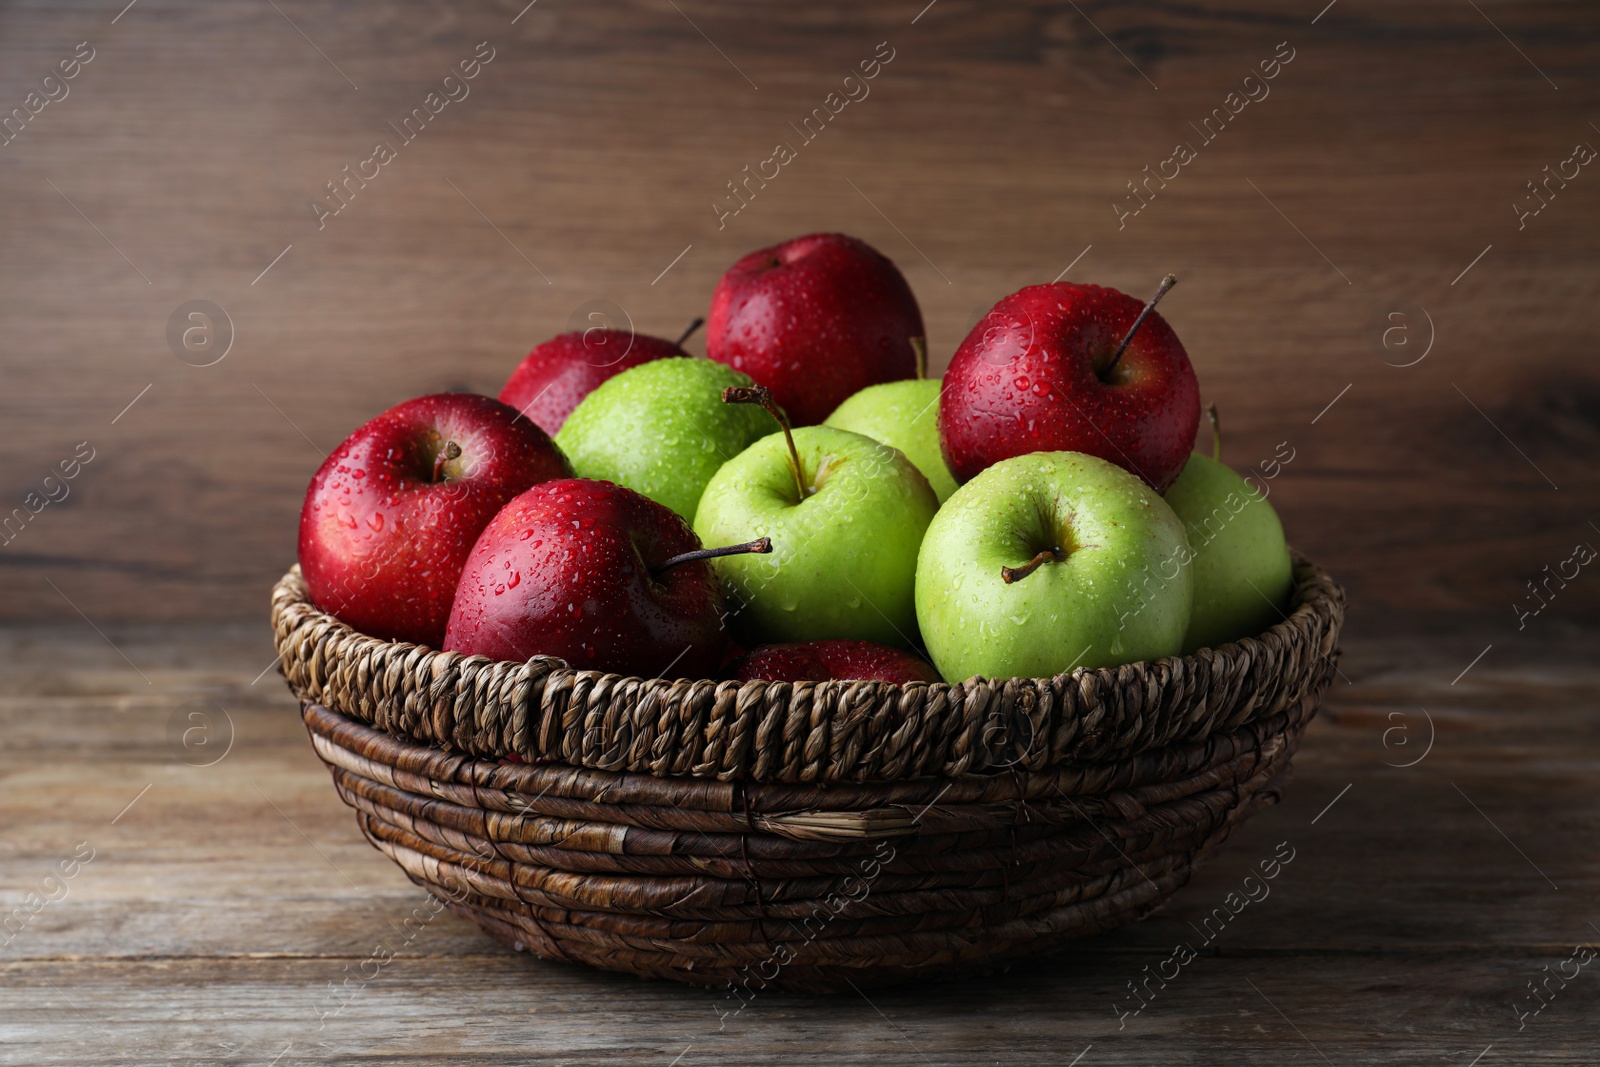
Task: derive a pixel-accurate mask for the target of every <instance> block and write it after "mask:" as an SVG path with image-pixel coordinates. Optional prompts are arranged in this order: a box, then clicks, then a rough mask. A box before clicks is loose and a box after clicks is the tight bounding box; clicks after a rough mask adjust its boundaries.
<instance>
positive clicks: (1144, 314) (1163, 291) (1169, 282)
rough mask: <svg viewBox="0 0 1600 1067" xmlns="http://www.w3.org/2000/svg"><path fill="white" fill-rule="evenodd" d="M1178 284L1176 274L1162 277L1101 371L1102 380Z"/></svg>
mask: <svg viewBox="0 0 1600 1067" xmlns="http://www.w3.org/2000/svg"><path fill="white" fill-rule="evenodd" d="M1177 284H1178V276H1177V275H1176V274H1169V275H1167V276H1166V277H1165V278H1162V279H1161V288H1159V289H1157V290H1156V295H1155V296H1152V297H1151V298H1150V302H1149V303H1148V304H1146V305H1145V306H1144V310H1142V311H1140V312H1139V317H1138V318H1136V319H1134V320H1133V325H1132V326H1129V327H1128V332H1127V334H1125V335H1124V336H1123V338H1122V343H1121V344H1120V345H1118V346H1117V351H1116V354H1115V355H1113V356H1112V357H1111V362H1110V363H1107V364H1106V369H1105V370H1103V371H1101V372H1100V378H1101V380H1102V381H1103V380H1104V379H1105V377H1106V375H1108V374H1110V373H1111V369H1112V368H1113V367H1115V366H1116V365H1117V360H1119V359H1121V358H1122V353H1124V352H1126V351H1127V350H1128V342H1129V341H1132V340H1133V335H1134V334H1136V333H1138V332H1139V327H1141V326H1143V325H1144V320H1145V319H1147V318H1149V317H1150V312H1152V311H1154V310H1155V309H1156V305H1157V304H1159V303H1161V298H1162V297H1164V296H1166V295H1167V290H1168V289H1171V288H1172V287H1173V286H1174V285H1177Z"/></svg>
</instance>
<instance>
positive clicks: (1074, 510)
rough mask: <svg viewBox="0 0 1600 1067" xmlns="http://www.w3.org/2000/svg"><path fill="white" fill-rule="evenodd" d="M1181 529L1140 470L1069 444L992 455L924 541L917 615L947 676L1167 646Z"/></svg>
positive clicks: (1138, 656) (1033, 673)
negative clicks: (1062, 448)
mask: <svg viewBox="0 0 1600 1067" xmlns="http://www.w3.org/2000/svg"><path fill="white" fill-rule="evenodd" d="M1187 553H1188V543H1187V541H1186V540H1185V538H1184V534H1183V524H1182V523H1180V522H1179V521H1178V517H1177V516H1176V515H1174V514H1173V512H1172V509H1171V508H1170V507H1168V506H1167V504H1166V502H1165V501H1163V500H1162V499H1161V497H1160V496H1159V495H1157V494H1156V492H1155V490H1153V489H1151V488H1150V487H1149V486H1148V485H1146V484H1145V483H1144V481H1142V480H1141V479H1140V478H1138V477H1136V476H1135V475H1132V474H1129V473H1128V472H1127V471H1125V470H1123V469H1122V468H1121V467H1118V466H1116V465H1115V464H1112V463H1107V462H1106V461H1105V460H1103V459H1097V458H1095V457H1093V456H1087V455H1084V454H1082V453H1080V452H1032V453H1029V454H1027V455H1022V456H1016V457H1013V458H1011V459H1007V460H1003V461H1001V462H999V463H996V464H994V465H993V466H992V467H989V468H987V469H986V470H984V471H983V472H982V473H980V474H979V475H978V476H977V477H975V478H973V479H972V480H971V481H970V482H967V483H966V484H965V485H963V486H962V487H961V488H960V489H957V490H956V492H955V495H953V496H952V497H951V498H950V499H949V501H947V502H946V503H945V505H944V507H943V508H941V509H940V510H939V514H938V515H937V516H936V517H935V518H934V520H933V523H932V524H931V525H930V526H929V527H928V533H927V536H926V537H925V538H923V541H922V551H921V554H920V556H919V558H918V560H917V594H916V596H917V621H918V622H919V623H920V624H921V626H922V637H923V640H924V641H926V642H927V647H928V653H929V655H930V656H931V657H932V659H933V662H934V665H935V666H937V667H938V668H939V673H941V674H943V675H944V677H945V679H946V680H947V681H950V682H952V683H954V682H960V681H963V680H965V679H967V678H971V677H972V676H973V675H983V676H985V677H989V678H1012V677H1032V678H1042V677H1050V676H1053V675H1056V674H1061V673H1064V672H1066V671H1069V670H1071V669H1073V668H1074V667H1110V666H1115V665H1117V664H1119V663H1129V662H1133V661H1135V660H1143V659H1158V658H1160V657H1162V656H1171V655H1176V654H1177V653H1178V652H1179V651H1181V650H1182V647H1183V633H1184V629H1185V627H1187V626H1188V624H1189V607H1190V600H1191V598H1192V596H1193V580H1192V579H1191V577H1190V574H1189V571H1188V569H1187V568H1185V567H1183V566H1182V559H1183V558H1184V557H1185V556H1186V555H1187Z"/></svg>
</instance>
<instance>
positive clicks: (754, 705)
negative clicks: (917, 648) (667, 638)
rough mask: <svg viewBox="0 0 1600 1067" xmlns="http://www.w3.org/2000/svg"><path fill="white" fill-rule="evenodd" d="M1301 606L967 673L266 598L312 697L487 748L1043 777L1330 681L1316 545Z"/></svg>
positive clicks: (277, 595)
mask: <svg viewBox="0 0 1600 1067" xmlns="http://www.w3.org/2000/svg"><path fill="white" fill-rule="evenodd" d="M1295 580H1296V593H1295V603H1296V605H1297V606H1296V608H1295V609H1294V610H1293V611H1292V612H1291V613H1290V615H1289V617H1288V618H1287V619H1286V620H1285V621H1283V622H1282V623H1279V624H1278V625H1276V626H1273V627H1272V628H1270V629H1269V630H1267V631H1266V632H1265V633H1263V634H1261V635H1260V636H1258V637H1253V638H1245V639H1243V640H1241V641H1238V642H1236V643H1234V644H1230V645H1225V646H1224V647H1222V648H1220V649H1205V650H1202V651H1201V652H1199V653H1197V654H1195V655H1193V656H1187V657H1181V658H1180V657H1171V658H1168V659H1162V660H1157V661H1154V662H1148V663H1136V664H1128V665H1125V666H1122V667H1116V668H1106V669H1100V670H1087V669H1079V670H1077V671H1075V672H1073V673H1071V674H1066V675H1058V676H1057V677H1055V678H1013V679H1007V680H994V679H983V678H974V679H971V680H969V681H966V682H963V683H961V684H960V685H943V684H934V685H928V684H922V683H918V684H913V685H907V686H897V685H891V684H888V683H882V682H818V683H809V682H807V683H795V684H790V683H787V682H764V681H752V682H744V683H739V682H715V681H709V680H698V681H688V680H678V681H673V680H666V679H658V678H652V679H641V678H627V677H622V676H619V675H614V674H602V673H599V672H596V671H577V670H572V669H570V668H568V667H567V666H566V665H565V664H564V663H563V662H562V661H560V660H557V659H551V658H548V657H539V658H535V659H532V660H529V661H528V662H526V663H508V662H498V661H493V660H489V659H486V658H485V657H482V656H461V655H458V654H456V653H452V652H435V651H432V650H430V649H427V648H424V647H422V646H419V645H411V644H406V643H403V642H391V641H381V640H378V639H375V638H371V637H367V636H365V635H363V634H360V633H357V632H356V631H354V630H352V629H351V628H350V627H348V626H346V625H345V624H344V623H342V622H340V621H339V620H338V619H336V618H334V617H333V616H331V615H328V614H326V613H324V612H322V611H319V610H318V609H317V608H316V607H314V606H313V605H312V604H311V603H310V601H309V600H308V599H307V597H306V590H305V585H304V582H303V581H302V580H301V578H300V572H299V568H298V567H296V568H294V569H293V570H291V571H290V572H289V573H288V574H287V575H285V576H284V578H283V579H282V580H281V581H280V582H279V583H278V585H277V587H276V588H275V589H274V590H273V594H272V621H273V629H274V632H275V636H276V640H277V647H278V653H279V657H280V662H281V665H282V669H283V672H284V675H285V676H286V678H287V679H288V682H289V685H290V687H291V688H292V689H293V690H294V691H295V693H296V694H297V695H298V696H300V698H301V699H302V700H303V701H305V702H308V703H312V704H318V705H321V706H324V707H326V708H329V709H331V710H333V711H336V712H339V713H341V714H343V715H346V716H349V717H350V718H352V719H355V720H357V721H360V722H364V723H368V724H370V725H372V726H375V727H377V728H378V729H380V730H382V731H384V732H387V733H390V734H393V735H396V736H400V737H408V738H412V739H414V740H416V741H417V742H420V743H422V744H427V745H437V746H441V747H443V748H446V749H448V750H451V751H454V752H460V753H464V754H467V755H471V756H476V757H480V758H485V759H495V758H500V757H504V756H507V755H518V756H521V757H523V758H525V759H529V760H552V761H557V762H560V763H564V764H567V765H569V766H572V767H585V768H591V769H595V770H602V771H628V772H635V773H639V774H646V775H654V776H657V777H661V778H673V779H684V778H693V779H715V780H718V781H722V782H733V781H752V782H794V783H800V782H874V781H878V782H881V781H898V780H904V779H915V778H926V777H941V778H953V777H957V776H959V775H963V774H972V773H995V772H996V771H999V770H1014V771H1028V772H1037V771H1043V770H1046V769H1049V768H1055V767H1059V766H1061V765H1063V764H1067V763H1073V762H1083V761H1108V760H1116V759H1121V758H1126V757H1129V756H1133V755H1136V754H1138V753H1141V752H1149V751H1152V750H1154V749H1159V748H1164V747H1167V746H1171V745H1178V744H1184V743H1187V742H1193V741H1196V740H1199V739H1202V738H1205V737H1207V736H1209V735H1211V734H1213V733H1216V732H1219V731H1221V732H1229V731H1233V730H1236V729H1237V728H1238V727H1240V726H1241V725H1244V724H1246V723H1249V722H1252V721H1254V720H1256V719H1261V718H1266V717H1271V716H1274V715H1278V714H1280V713H1282V712H1284V711H1286V710H1287V709H1290V708H1293V707H1295V706H1297V705H1299V704H1301V703H1302V702H1303V701H1304V700H1305V699H1306V697H1307V696H1308V695H1309V694H1311V693H1314V692H1317V691H1318V689H1319V686H1320V685H1321V684H1322V682H1323V679H1324V676H1325V674H1326V668H1328V667H1329V665H1330V664H1331V661H1332V658H1333V656H1334V655H1335V654H1336V650H1337V641H1338V633H1339V626H1340V623H1341V621H1342V617H1343V606H1344V601H1343V595H1342V593H1341V592H1340V590H1339V588H1338V587H1337V586H1336V585H1335V584H1334V583H1333V582H1332V580H1331V579H1329V578H1328V576H1327V575H1325V574H1323V573H1322V572H1321V571H1319V570H1317V569H1316V568H1315V567H1314V566H1312V565H1311V564H1310V563H1309V562H1307V561H1306V560H1304V559H1302V558H1298V557H1297V559H1296V567H1295Z"/></svg>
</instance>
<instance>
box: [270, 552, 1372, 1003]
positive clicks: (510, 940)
mask: <svg viewBox="0 0 1600 1067" xmlns="http://www.w3.org/2000/svg"><path fill="white" fill-rule="evenodd" d="M1292 599H1293V604H1294V607H1293V608H1292V609H1291V610H1290V612H1289V614H1288V616H1287V617H1286V618H1285V620H1284V621H1283V622H1281V623H1279V624H1278V625H1276V626H1273V627H1272V628H1271V629H1269V630H1267V631H1266V632H1264V633H1262V634H1260V635H1259V636H1257V637H1252V638H1245V639H1243V640H1240V641H1238V642H1235V643H1232V644H1228V645H1224V646H1223V647H1221V648H1216V649H1202V650H1201V651H1199V652H1197V653H1195V654H1194V655H1191V656H1183V657H1170V658H1167V659H1162V660H1155V661H1150V662H1142V663H1133V664H1127V665H1124V666H1121V667H1113V668H1104V669H1079V670H1076V671H1074V672H1072V673H1071V674H1064V675H1059V676H1057V677H1055V678H1012V679H1005V680H997V679H981V678H975V679H971V680H969V681H966V682H964V683H962V684H960V685H944V684H926V683H916V684H912V685H905V686H899V685H892V684H889V683H884V682H845V681H834V682H816V683H810V682H806V683H793V684H791V683H787V682H765V681H752V682H732V681H721V682H718V681H709V680H701V681H692V680H677V681H674V680H666V679H641V678H626V677H622V676H619V675H613V674H602V673H598V672H595V671H575V670H572V669H570V668H569V667H568V666H567V665H566V664H565V663H564V662H562V661H561V660H556V659H549V658H535V659H532V660H529V661H528V662H526V663H508V662H497V661H492V660H488V659H486V658H484V657H482V656H461V655H458V654H456V653H450V652H435V651H432V650H431V649H428V648H425V647H422V646H420V645H412V644H406V643H404V642H397V641H380V640H377V639H375V638H371V637H367V636H365V635H363V634H360V633H357V632H356V631H354V630H352V629H350V627H348V626H346V625H345V624H344V623H341V622H340V621H339V620H337V619H335V618H333V617H332V616H331V615H328V614H326V613H324V612H321V611H319V610H318V609H317V608H315V607H313V606H312V604H311V603H310V601H309V600H308V599H307V596H306V589H305V584H304V582H303V581H302V579H301V577H300V572H299V568H298V567H297V568H295V569H294V570H291V571H290V572H289V573H288V574H287V575H285V576H284V578H283V580H282V581H280V582H279V583H278V585H277V587H276V588H275V589H274V591H273V595H272V621H273V628H274V631H275V634H276V640H277V647H278V653H279V657H280V663H281V667H282V670H283V673H284V675H285V677H286V678H287V680H288V683H289V687H290V689H292V690H293V691H294V693H295V695H296V696H298V697H299V698H300V700H301V703H302V705H303V710H304V717H305V723H306V727H307V729H308V730H309V731H310V734H311V741H312V744H313V745H314V746H315V747H316V750H317V754H318V755H319V756H321V757H322V759H323V761H324V762H325V763H327V765H328V767H329V769H330V770H331V771H332V772H333V781H334V786H335V788H336V789H337V790H338V792H339V796H340V797H341V798H343V799H344V801H345V803H347V804H349V805H350V806H351V807H352V808H354V809H355V810H356V818H357V820H358V822H359V824H360V826H361V831H362V833H364V834H365V835H366V837H367V840H369V841H370V842H372V844H373V845H374V846H375V847H377V848H378V849H379V850H381V851H382V852H384V853H386V854H387V855H388V856H389V857H390V858H391V859H393V860H394V861H395V862H396V863H398V864H399V865H400V866H401V868H402V869H404V870H405V872H406V874H407V875H409V876H410V878H411V880H412V881H414V882H416V883H417V884H418V885H421V886H422V887H424V888H425V889H427V890H428V891H429V892H430V893H432V894H434V895H435V896H436V897H438V898H439V899H440V900H441V901H443V902H444V903H445V904H446V905H447V906H448V907H449V908H450V909H451V910H452V911H455V912H456V913H458V914H460V915H462V916H465V917H466V918H468V919H471V920H472V921H473V922H475V923H477V924H478V925H479V926H480V927H482V928H483V929H484V930H485V931H486V932H487V933H488V934H489V935H490V936H492V937H494V938H495V939H496V940H498V941H501V942H503V943H504V944H506V945H509V946H510V947H512V948H514V949H516V950H518V951H528V952H533V953H535V954H536V955H539V956H543V957H545V958H547V959H552V960H565V961H569V962H574V963H586V964H589V965H591V966H594V967H599V968H604V969H606V970H612V971H626V972H629V973H632V974H638V975H644V976H648V977H656V978H670V979H674V980H676V981H680V982H689V983H693V984H696V985H704V986H727V985H730V984H731V985H733V986H734V987H736V988H737V989H738V990H739V991H740V993H741V995H746V994H745V993H744V991H745V990H750V991H754V990H759V989H763V988H781V989H796V990H807V991H818V992H821V991H834V990H840V989H848V988H849V987H850V985H851V984H852V983H854V984H855V985H856V986H857V987H865V986H866V985H869V984H885V983H891V982H902V981H908V980H911V979H918V978H924V979H925V978H931V977H953V976H962V975H970V974H975V973H981V972H984V971H990V970H995V969H998V968H1001V967H1004V966H1005V965H1007V964H1008V963H1010V962H1012V961H1015V960H1017V959H1020V958H1022V957H1024V956H1030V955H1034V954H1038V953H1042V952H1047V951H1049V950H1051V949H1054V948H1058V947H1060V946H1061V945H1063V944H1064V943H1065V942H1067V941H1069V940H1070V939H1072V938H1076V937H1082V936H1084V935H1086V934H1091V933H1095V932H1098V931H1102V930H1108V929H1111V928H1113V927H1116V926H1121V925H1123V924H1125V923H1128V922H1132V921H1133V920H1135V919H1138V918H1140V917H1142V916H1144V915H1145V914H1147V913H1149V912H1150V911H1152V910H1154V909H1155V908H1157V907H1159V906H1160V905H1161V904H1162V903H1163V902H1164V901H1165V900H1166V899H1167V898H1168V897H1169V896H1171V895H1172V893H1173V892H1175V891H1176V890H1177V889H1178V888H1179V887H1180V886H1182V885H1183V884H1184V883H1186V882H1187V881H1188V880H1189V878H1190V876H1191V875H1192V873H1193V871H1194V869H1195V866H1196V864H1197V863H1199V862H1200V860H1202V859H1203V858H1205V857H1206V856H1207V855H1208V854H1209V853H1210V852H1211V851H1212V850H1213V849H1215V848H1216V847H1217V846H1218V845H1219V844H1220V843H1221V842H1222V841H1223V839H1225V838H1226V837H1227V835H1228V833H1229V831H1230V830H1231V829H1232V828H1233V826H1234V825H1235V824H1237V823H1238V822H1240V821H1241V820H1243V819H1245V818H1247V817H1249V816H1250V815H1251V814H1253V813H1254V812H1255V811H1257V810H1259V809H1260V808H1261V807H1263V806H1265V805H1267V804H1270V803H1273V802H1275V801H1276V800H1277V799H1278V794H1279V793H1280V791H1281V790H1282V789H1283V788H1284V785H1285V784H1286V782H1287V779H1288V775H1289V760H1290V757H1291V756H1292V755H1293V753H1294V750H1295V748H1296V746H1297V745H1298V743H1299V740H1300V737H1301V734H1302V733H1303V732H1304V730H1305V727H1306V724H1307V722H1309V721H1310V719H1311V717H1312V715H1314V714H1315V712H1316V709H1317V705H1318V703H1319V702H1320V701H1321V698H1322V694H1323V691H1324V690H1325V689H1326V688H1327V685H1328V683H1329V681H1330V679H1331V678H1332V676H1333V674H1334V672H1335V668H1336V662H1337V659H1338V653H1339V650H1338V638H1339V627H1340V624H1341V621H1342V619H1343V613H1344V600H1343V594H1342V592H1341V591H1340V589H1339V588H1338V586H1337V585H1335V584H1334V583H1333V581H1332V580H1331V579H1330V578H1329V577H1328V576H1327V575H1326V574H1324V573H1323V572H1322V571H1320V570H1318V569H1317V568H1316V567H1315V566H1314V565H1312V564H1311V563H1310V562H1308V561H1307V560H1305V559H1304V558H1302V557H1298V556H1297V557H1296V559H1295V590H1294V594H1293V598H1292ZM507 757H515V758H516V759H519V760H522V761H525V762H521V763H518V762H502V760H504V759H505V758H507Z"/></svg>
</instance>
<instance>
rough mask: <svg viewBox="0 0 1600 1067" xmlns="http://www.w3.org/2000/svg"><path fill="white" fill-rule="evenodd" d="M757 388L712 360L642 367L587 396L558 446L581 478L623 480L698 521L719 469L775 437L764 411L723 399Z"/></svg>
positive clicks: (671, 361) (660, 362)
mask: <svg viewBox="0 0 1600 1067" xmlns="http://www.w3.org/2000/svg"><path fill="white" fill-rule="evenodd" d="M750 384H751V381H750V378H749V377H748V376H747V375H744V374H741V373H740V372H738V371H736V370H734V369H733V368H732V367H728V366H725V365H724V364H721V363H717V362H715V361H713V360H709V359H694V358H678V357H673V358H669V359H657V360H651V361H650V362H649V363H641V364H640V365H639V366H637V367H632V368H630V369H628V370H625V371H623V372H622V373H621V374H619V375H617V376H616V377H615V378H610V379H607V380H606V381H605V382H602V383H601V385H600V387H599V388H598V389H596V390H595V391H594V392H592V393H590V394H589V395H588V396H586V397H584V398H583V402H582V403H580V404H579V405H578V406H577V407H576V408H574V409H573V412H572V414H571V415H569V416H567V421H566V423H564V424H563V425H562V427H561V430H560V432H558V433H557V434H556V444H557V445H559V446H560V448H561V451H562V452H564V453H566V456H567V459H568V460H569V461H571V463H572V470H573V473H574V474H576V475H577V476H578V477H580V478H599V479H603V480H605V481H608V482H616V483H617V484H618V485H623V486H626V487H628V488H629V489H632V490H634V491H636V492H639V493H643V494H644V495H645V496H647V497H649V498H650V499H651V500H654V501H655V502H656V503H658V504H664V505H666V506H667V507H669V508H671V509H672V510H673V511H676V512H677V513H678V514H679V515H682V516H683V518H684V519H685V520H686V521H689V522H692V521H694V512H695V508H696V507H697V506H698V505H699V503H700V494H701V492H702V491H703V490H704V489H705V487H706V482H708V481H710V480H711V476H712V475H713V474H715V473H716V472H717V468H718V467H720V466H722V465H723V464H724V463H725V462H727V461H728V460H730V459H732V458H733V457H734V456H737V455H738V454H739V453H740V452H743V451H744V450H745V449H746V448H747V447H749V445H750V443H751V442H752V441H755V440H758V439H760V438H761V437H764V436H765V435H767V434H768V433H771V432H772V419H771V418H770V417H769V416H768V415H767V414H766V413H765V412H763V411H761V410H760V409H759V408H754V407H750V406H748V405H744V404H724V403H723V402H722V391H723V390H724V389H727V388H729V387H730V386H748V385H750ZM740 540H748V539H747V538H741V539H740Z"/></svg>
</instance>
